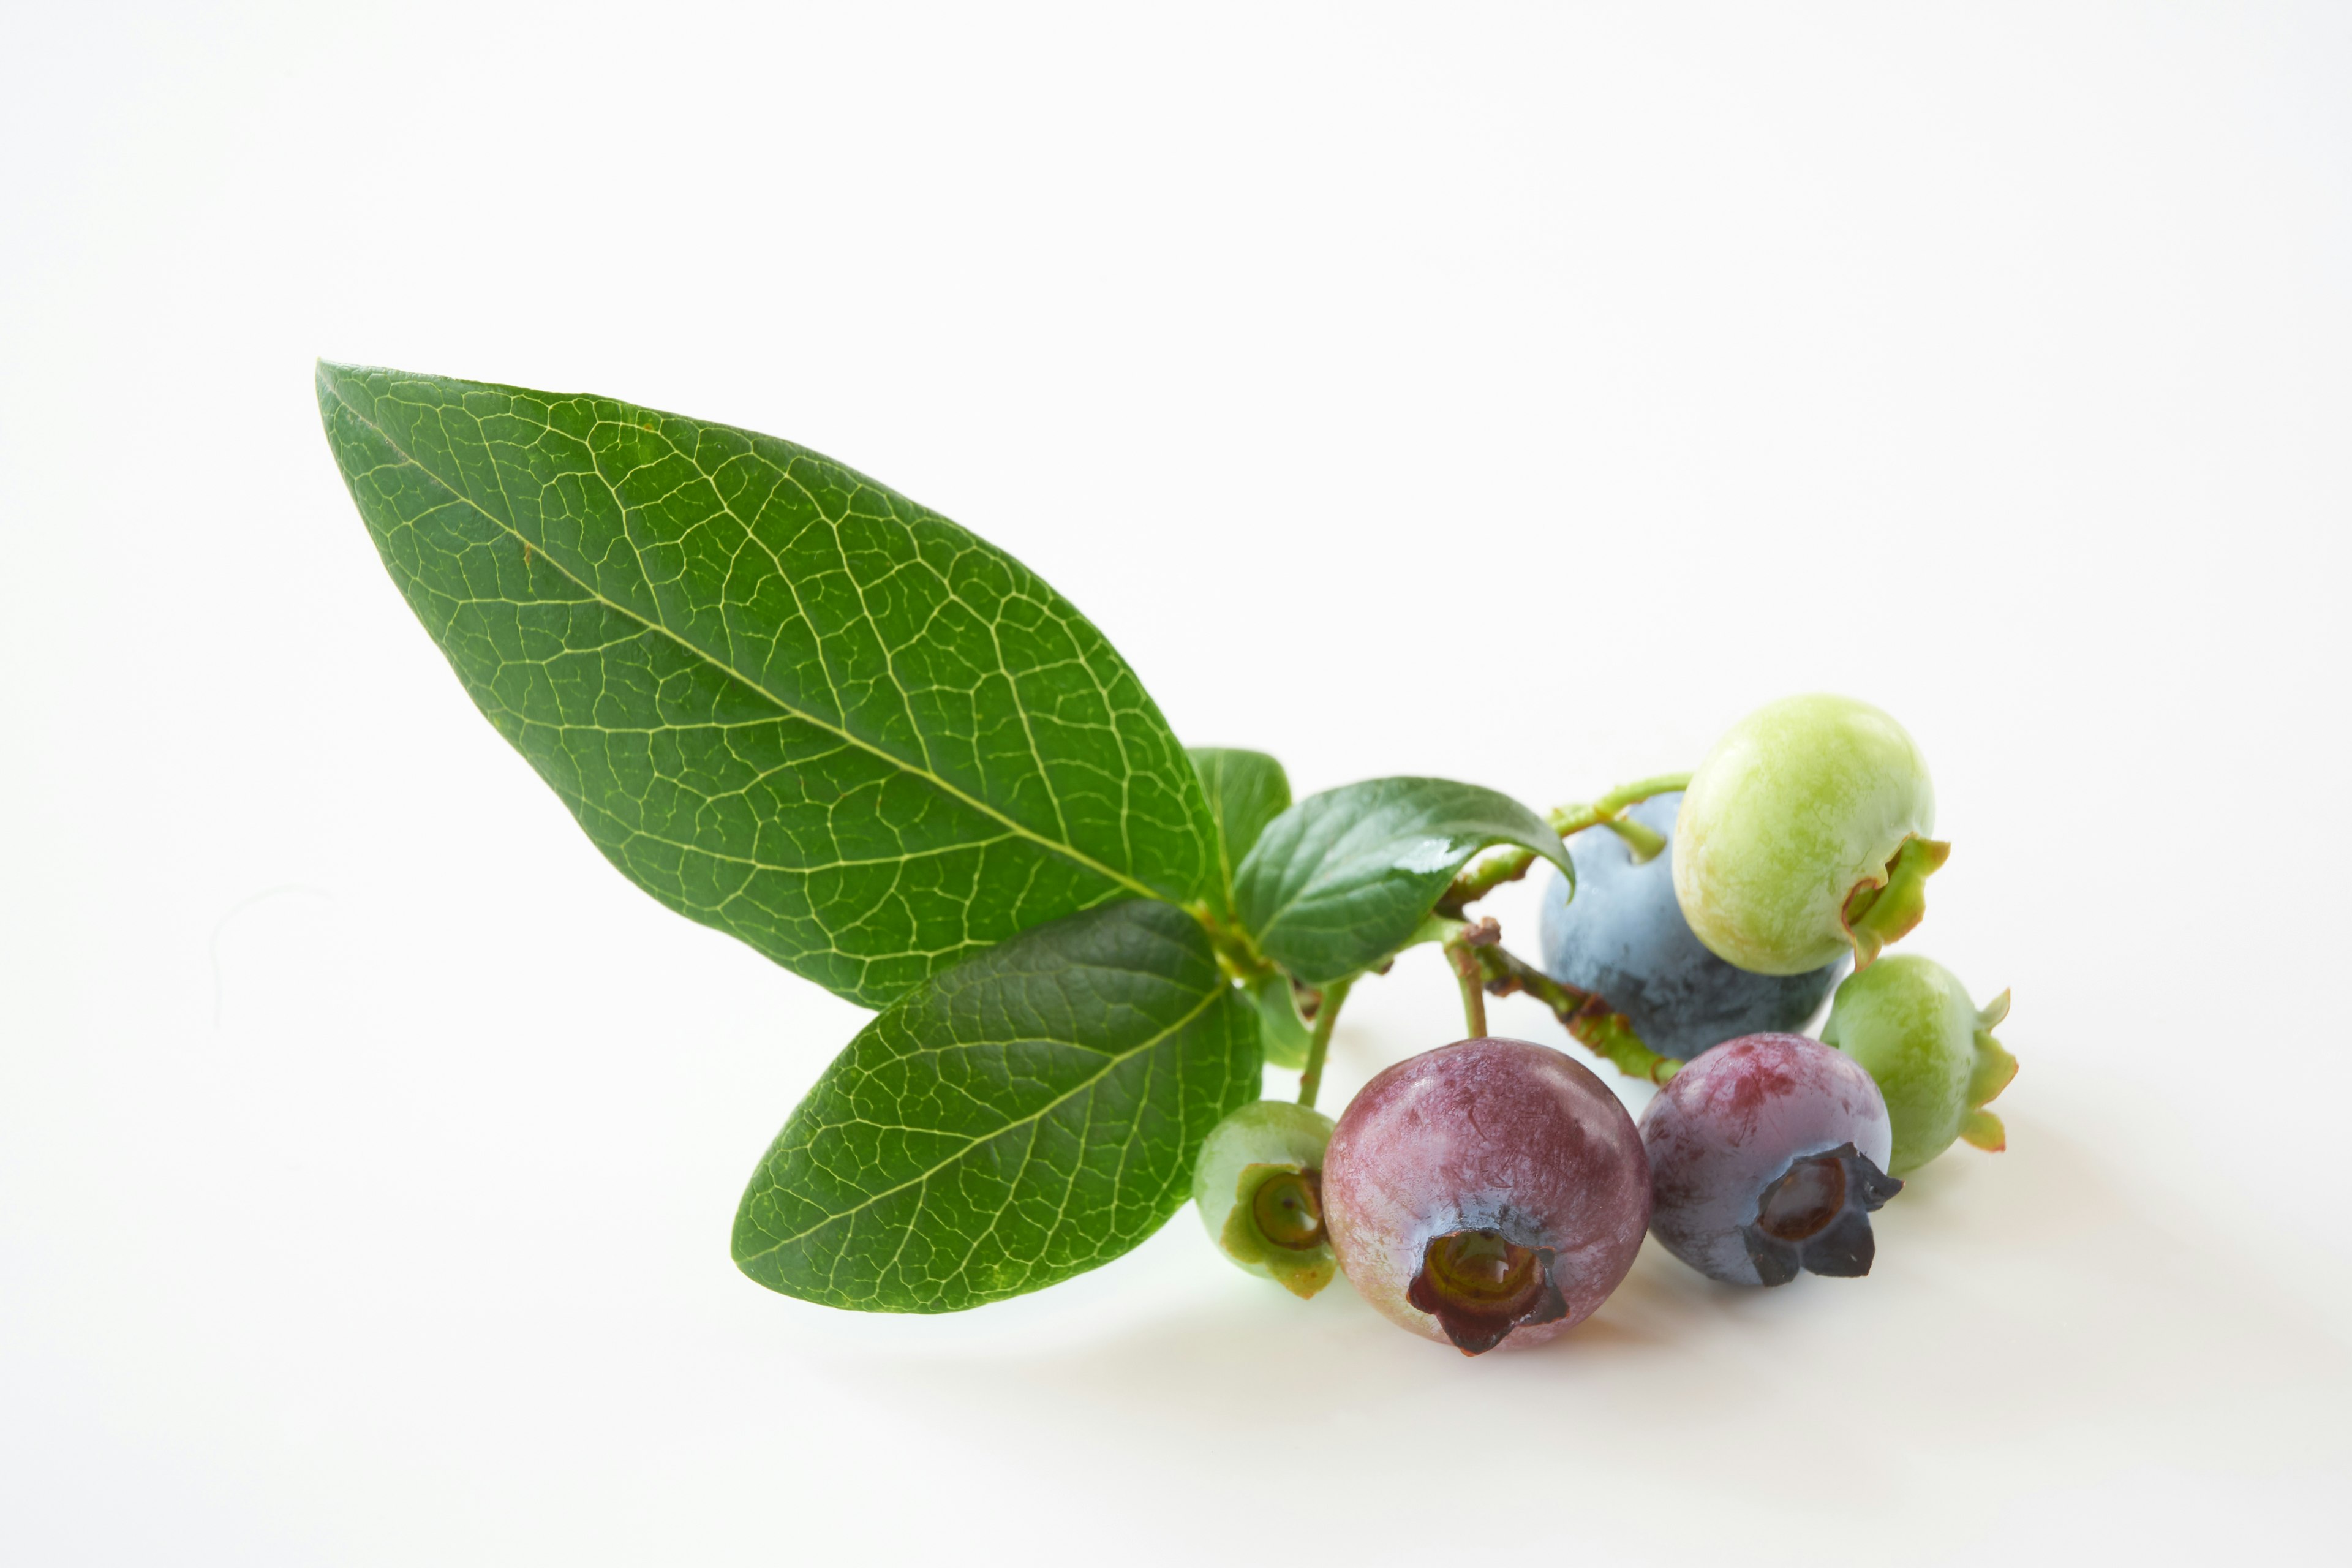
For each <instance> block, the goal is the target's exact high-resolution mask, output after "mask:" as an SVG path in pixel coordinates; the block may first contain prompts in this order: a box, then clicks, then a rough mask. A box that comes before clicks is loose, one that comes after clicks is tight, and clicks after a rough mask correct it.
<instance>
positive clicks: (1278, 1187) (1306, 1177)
mask: <svg viewBox="0 0 2352 1568" xmlns="http://www.w3.org/2000/svg"><path fill="white" fill-rule="evenodd" d="M1330 1141H1331V1119H1330V1118H1329V1117H1328V1116H1325V1115H1323V1114H1321V1113H1320V1112H1318V1111H1314V1110H1307V1108H1306V1107H1305V1106H1303V1105H1293V1104H1291V1103H1289V1102H1288V1101H1286V1100H1257V1101H1255V1102H1253V1103H1252V1104H1249V1105H1244V1106H1243V1107H1242V1108H1241V1109H1240V1110H1236V1111H1234V1113H1233V1114H1232V1115H1231V1116H1228V1117H1226V1118H1225V1119H1224V1120H1223V1121H1220V1122H1218V1123H1217V1124H1216V1125H1215V1126H1214V1127H1213V1128H1211V1129H1210V1130H1209V1136H1208V1137H1207V1139H1205V1140H1204V1141H1203V1142H1202V1144H1201V1158H1200V1160H1199V1161H1198V1162H1197V1163H1195V1164H1194V1165H1193V1167H1192V1205H1193V1206H1194V1207H1195V1208H1196V1209H1198V1210H1199V1211H1200V1215H1201V1224H1202V1226H1203V1227H1205V1228H1206V1229H1207V1231H1208V1233H1209V1239H1210V1240H1211V1241H1213V1242H1215V1243H1216V1244H1217V1247H1218V1249H1219V1250H1221V1251H1222V1252H1223V1253H1224V1255H1225V1256H1226V1257H1227V1258H1232V1259H1233V1260H1234V1263H1235V1264H1236V1265H1237V1266H1238V1267H1240V1268H1242V1269H1243V1270H1244V1272H1245V1273H1250V1274H1255V1275H1258V1276H1260V1277H1262V1278H1264V1279H1272V1280H1274V1281H1275V1282H1276V1284H1278V1285H1280V1286H1281V1287H1282V1288H1283V1289H1286V1290H1288V1291H1289V1292H1290V1293H1291V1294H1292V1295H1294V1296H1298V1297H1301V1298H1304V1297H1308V1296H1312V1295H1314V1294H1315V1292H1317V1291H1318V1290H1320V1289H1323V1287H1324V1286H1326V1285H1328V1284H1329V1283H1331V1276H1332V1274H1333V1273H1334V1272H1336V1270H1337V1268H1338V1265H1337V1264H1336V1263H1334V1262H1333V1260H1332V1258H1331V1244H1330V1241H1329V1238H1328V1237H1326V1236H1325V1234H1324V1230H1323V1191H1322V1175H1323V1172H1322V1165H1323V1152H1324V1146H1325V1145H1326V1144H1328V1143H1329V1142H1330Z"/></svg>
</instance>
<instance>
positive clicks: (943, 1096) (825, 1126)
mask: <svg viewBox="0 0 2352 1568" xmlns="http://www.w3.org/2000/svg"><path fill="white" fill-rule="evenodd" d="M1257 1037H1258V1024H1257V1019H1256V1017H1255V1014H1254V1012H1253V1010H1252V1009H1251V1006H1250V1005H1249V1003H1248V1001H1247V1000H1246V999H1245V998H1244V996H1243V995H1242V994H1241V993H1240V992H1238V991H1236V990H1235V989H1234V987H1233V986H1232V985H1231V984H1228V983H1227V982H1226V981H1225V979H1224V977H1223V974H1222V973H1220V972H1219V970H1218V967H1217V963H1216V959H1215V957H1214V955H1213V953H1212V952H1211V951H1210V948H1209V943H1208V939H1207V938H1206V936H1205V935H1203V933H1202V930H1201V928H1200V926H1199V925H1198V924H1196V923H1195V922H1194V921H1192V919H1191V918H1190V917H1188V916H1187V915H1185V914H1183V913H1182V912H1181V911H1180V910H1174V909H1171V908H1170V907H1169V906H1168V905H1165V904H1160V903H1150V902H1145V901H1143V900H1130V901H1128V902H1123V903H1118V904H1111V905H1108V906H1106V907H1104V908H1102V909H1098V910H1088V911H1086V912H1085V913H1082V914H1076V915H1072V916H1069V917H1067V918H1066V919H1063V920H1060V921H1055V922H1053V923H1052V924H1050V925H1046V926H1041V927H1038V928H1037V929H1035V930H1034V931H1025V932H1024V933H1022V934H1021V935H1019V936H1016V937H1014V938H1013V939H1012V940H1011V941H1009V942H1005V943H1003V945H1002V946H999V947H996V948H993V949H992V950H990V951H989V952H984V953H982V954H980V955H978V956H977V957H974V958H972V959H970V960H968V961H967V962H965V963H962V964H961V965H959V966H958V967H956V968H954V969H951V970H949V971H947V972H946V973H942V974H940V975H937V976H935V977H934V978H932V979H931V980H929V981H928V982H926V983H925V984H922V985H921V986H919V987H918V988H917V989H916V990H915V991H913V992H912V993H910V994H908V995H907V996H906V997H904V998H903V999H901V1000H900V1001H899V1002H898V1003H897V1004H896V1005H893V1006H891V1007H890V1008H889V1009H888V1010H887V1011H886V1012H884V1013H883V1014H882V1015H881V1016H878V1017H877V1018H876V1019H875V1020H874V1021H873V1022H872V1023H871V1024H869V1025H867V1026H866V1028H865V1029H864V1030H862V1031H860V1032H859V1034H858V1035H857V1037H856V1038H855V1039H854V1040H852V1041H851V1042H850V1044H849V1047H848V1049H846V1050H845V1051H844V1052H843V1053H842V1054H841V1056H840V1057H839V1058H837V1059H836V1060H835V1062H834V1064H833V1066H832V1067H831V1068H828V1069H826V1071H825V1074H824V1077H823V1078H821V1079H818V1080H817V1084H816V1087H815V1088H814V1089H812V1090H811V1091H810V1092H809V1096H808V1098H807V1099H806V1100H803V1102H802V1103H801V1106H800V1108H799V1109H798V1110H794V1111H793V1115H792V1119H791V1121H787V1122H786V1123H785V1124H784V1130H783V1131H782V1132H781V1133H779V1134H777V1137H776V1141H775V1143H774V1145H773V1146H772V1148H771V1149H770V1150H769V1151H768V1154H767V1158H766V1159H765V1160H763V1161H762V1162H761V1165H760V1168H759V1171H758V1173H756V1174H754V1176H753V1177H752V1179H751V1186H750V1188H749V1189H748V1190H747V1191H746V1192H745V1194H744V1195H743V1203H742V1206H741V1208H740V1210H739V1211H738V1213H737V1215H736V1220H735V1260H736V1262H737V1263H738V1264H739V1265H740V1267H741V1268H742V1269H743V1271H744V1272H745V1273H746V1274H749V1275H750V1276H751V1278H752V1279H756V1280H758V1281H759V1282H760V1283H761V1284H762V1285H765V1286H767V1287H769V1288H770V1289H774V1290H781V1291H782V1292H784V1293H785V1294H786V1295H791V1296H798V1297H802V1298H803V1299H805V1300H811V1301H819V1302H823V1303H824V1304H825V1305H828V1306H834V1307H848V1308H855V1309H858V1310H866V1311H885V1312H950V1311H956V1310H961V1309H962V1308H966V1307H975V1306H979V1305H981V1304H982V1303H983V1302H987V1301H993V1300H1000V1299H1002V1298H1003V1297H1007V1296H1016V1295H1019V1294H1021V1293H1022V1292H1024V1291H1028V1290H1034V1289H1039V1288H1041V1287H1043V1286H1046V1285H1050V1284H1053V1283H1054V1282H1055V1281H1056V1280H1059V1279H1067V1278H1069V1277H1070V1276H1071V1275H1073V1274H1077V1273H1081V1272H1083V1271H1084V1270H1086V1269H1088V1268H1094V1267H1096V1266H1097V1265H1098V1264H1101V1263H1106V1262H1108V1261H1109V1260H1110V1259H1111V1258H1116V1257H1118V1255H1119V1254H1121V1253H1123V1252H1125V1251H1127V1250H1128V1249H1129V1247H1134V1246H1135V1245H1136V1244H1137V1243H1138V1242H1139V1241H1141V1240H1143V1239H1144V1237H1148V1236H1150V1234H1151V1233H1152V1232H1153V1231H1155V1230H1157V1229H1158V1228H1159V1227H1160V1225H1161V1224H1162V1223H1163V1222H1164V1221H1165V1220H1166V1219H1167V1218H1168V1216H1169V1215H1171V1214H1173V1213H1175V1211H1176V1210H1177V1208H1178V1207H1179V1206H1181V1205H1182V1204H1183V1202H1184V1201H1185V1199H1186V1197H1187V1196H1188V1195H1189V1194H1190V1192H1191V1184H1192V1166H1193V1162H1194V1161H1195V1159H1197V1158H1198V1156H1199V1153H1200V1149H1201V1142H1202V1139H1204V1138H1205V1137H1207V1136H1208V1133H1209V1130H1210V1129H1211V1128H1212V1127H1214V1126H1215V1125H1216V1124H1217V1122H1218V1121H1221V1120H1223V1117H1224V1116H1225V1115H1226V1114H1227V1113H1228V1112H1229V1111H1232V1110H1234V1109H1236V1108H1238V1107H1239V1106H1242V1105H1244V1104H1246V1103H1247V1102H1249V1101H1251V1100H1255V1099H1256V1098H1257V1096H1258V1087H1259V1059H1258V1046H1257Z"/></svg>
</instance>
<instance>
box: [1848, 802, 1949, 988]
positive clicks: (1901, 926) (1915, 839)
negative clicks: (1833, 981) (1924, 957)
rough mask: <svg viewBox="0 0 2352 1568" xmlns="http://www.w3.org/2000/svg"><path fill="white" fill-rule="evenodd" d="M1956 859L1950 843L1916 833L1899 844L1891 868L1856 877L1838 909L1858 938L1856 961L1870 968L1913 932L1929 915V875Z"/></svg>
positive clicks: (1852, 935)
mask: <svg viewBox="0 0 2352 1568" xmlns="http://www.w3.org/2000/svg"><path fill="white" fill-rule="evenodd" d="M1950 858H1952V847H1951V845H1950V844H1948V843H1947V842H1945V841H1944V840H1942V839H1938V838H1922V837H1920V836H1919V835H1917V834H1916V833H1914V834H1912V835H1910V836H1909V837H1906V838H1905V839H1904V840H1903V842H1902V844H1900V845H1899V846H1897V847H1896V848H1895V854H1894V856H1893V857H1892V858H1889V859H1888V860H1887V862H1886V869H1885V871H1882V872H1880V873H1879V874H1878V875H1877V876H1874V877H1865V878H1864V879H1862V880H1861V881H1859V882H1856V883H1855V884H1854V885H1853V889H1852V890H1851V891H1849V892H1848V893H1847V894H1846V896H1845V903H1844V904H1843V906H1842V907H1841V908H1840V909H1839V910H1838V924H1840V925H1842V926H1843V927H1844V928H1845V934H1846V937H1847V940H1849V941H1851V942H1853V966H1854V968H1855V969H1857V970H1862V969H1867V968H1869V967H1870V964H1871V961H1872V960H1873V959H1875V958H1876V957H1877V956H1878V954H1879V952H1880V951H1881V950H1882V949H1885V948H1887V947H1891V946H1893V945H1894V944H1895V942H1900V941H1902V940H1903V939H1904V938H1905V937H1906V936H1908V935H1910V934H1911V931H1912V928H1913V927H1915V926H1916V925H1917V924H1918V923H1919V922H1920V921H1923V920H1925V919H1926V918H1927V879H1928V878H1930V877H1932V876H1934V875H1935V874H1936V873H1937V871H1939V870H1941V869H1942V868H1943V866H1944V862H1945V861H1947V860H1948V859H1950Z"/></svg>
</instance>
